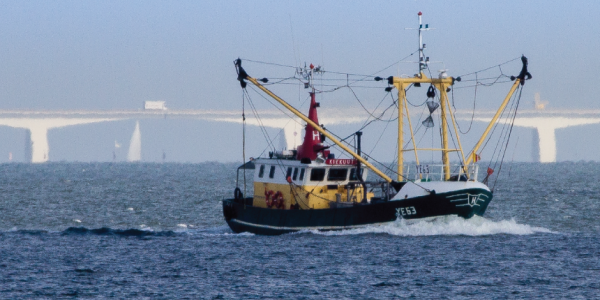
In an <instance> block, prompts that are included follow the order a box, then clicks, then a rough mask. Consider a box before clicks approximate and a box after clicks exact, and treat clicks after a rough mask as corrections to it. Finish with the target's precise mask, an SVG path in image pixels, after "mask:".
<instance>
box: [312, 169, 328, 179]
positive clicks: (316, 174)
mask: <svg viewBox="0 0 600 300" xmlns="http://www.w3.org/2000/svg"><path fill="white" fill-rule="evenodd" d="M323 179H325V169H323V168H317V169H312V170H310V181H323Z"/></svg>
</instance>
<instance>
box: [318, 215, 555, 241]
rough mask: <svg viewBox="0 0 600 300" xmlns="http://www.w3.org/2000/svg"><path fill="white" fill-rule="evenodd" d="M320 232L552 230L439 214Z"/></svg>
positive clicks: (518, 232) (418, 233)
mask: <svg viewBox="0 0 600 300" xmlns="http://www.w3.org/2000/svg"><path fill="white" fill-rule="evenodd" d="M311 232H312V233H314V234H321V235H352V234H367V233H387V234H390V235H397V236H437V235H465V236H485V235H495V234H513V235H529V234H535V233H552V231H551V230H549V229H547V228H543V227H536V226H531V225H527V224H519V223H517V222H516V221H515V220H514V219H511V220H502V221H492V220H489V219H486V218H483V217H479V216H474V217H472V218H470V219H464V218H461V217H458V216H444V217H436V218H433V219H429V220H408V221H407V220H404V219H401V220H397V221H395V222H391V223H388V224H385V225H369V226H366V227H362V228H357V229H349V230H342V231H327V232H323V231H311Z"/></svg>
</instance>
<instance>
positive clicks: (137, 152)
mask: <svg viewBox="0 0 600 300" xmlns="http://www.w3.org/2000/svg"><path fill="white" fill-rule="evenodd" d="M140 160H142V135H141V133H140V122H139V121H136V122H135V129H134V130H133V135H131V141H130V142H129V152H128V153H127V161H129V162H133V161H140Z"/></svg>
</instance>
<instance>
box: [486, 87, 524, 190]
mask: <svg viewBox="0 0 600 300" xmlns="http://www.w3.org/2000/svg"><path fill="white" fill-rule="evenodd" d="M522 92H523V88H521V87H519V97H518V98H517V105H516V107H515V113H514V114H513V118H512V122H511V123H510V130H509V132H508V139H507V141H506V144H505V146H504V152H503V153H502V160H501V161H500V167H499V168H498V174H496V180H494V186H493V187H492V191H493V190H494V189H495V188H496V183H497V182H498V177H500V172H501V171H502V164H503V163H504V156H505V155H506V148H508V143H509V141H510V136H511V134H512V130H513V127H514V125H515V119H516V117H517V111H518V109H519V103H521V95H522Z"/></svg>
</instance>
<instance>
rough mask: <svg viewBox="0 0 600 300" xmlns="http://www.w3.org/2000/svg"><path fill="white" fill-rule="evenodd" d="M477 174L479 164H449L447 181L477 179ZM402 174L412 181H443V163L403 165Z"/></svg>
mask: <svg viewBox="0 0 600 300" xmlns="http://www.w3.org/2000/svg"><path fill="white" fill-rule="evenodd" d="M478 175H479V166H478V165H476V164H471V165H468V166H463V165H458V164H457V165H450V180H449V181H467V180H471V181H473V180H477V177H478ZM404 176H405V177H406V178H407V179H408V180H414V181H421V182H422V181H445V179H444V165H441V164H440V165H435V164H431V165H429V164H420V165H405V169H404Z"/></svg>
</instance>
